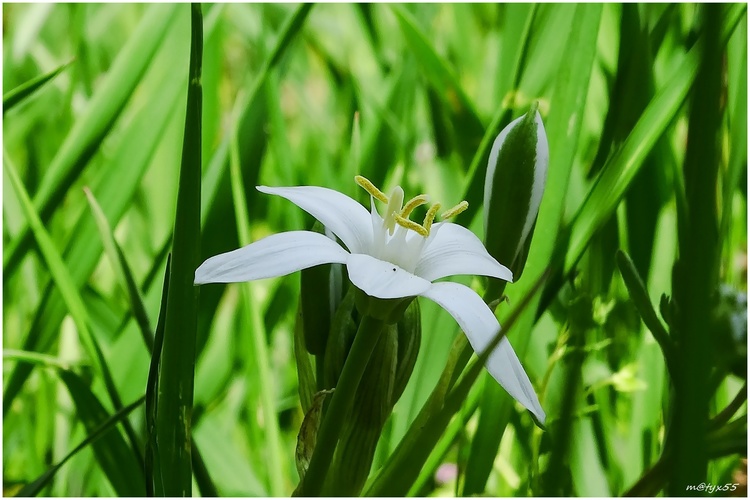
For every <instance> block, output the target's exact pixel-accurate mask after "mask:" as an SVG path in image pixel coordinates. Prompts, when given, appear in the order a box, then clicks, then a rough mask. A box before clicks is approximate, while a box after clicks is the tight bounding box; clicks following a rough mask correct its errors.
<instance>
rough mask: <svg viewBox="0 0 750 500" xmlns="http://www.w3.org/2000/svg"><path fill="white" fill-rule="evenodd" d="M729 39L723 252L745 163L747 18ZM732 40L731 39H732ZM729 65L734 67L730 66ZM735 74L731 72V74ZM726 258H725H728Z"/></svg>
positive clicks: (728, 244) (722, 224)
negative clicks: (726, 165)
mask: <svg viewBox="0 0 750 500" xmlns="http://www.w3.org/2000/svg"><path fill="white" fill-rule="evenodd" d="M732 38H733V39H732V40H730V42H729V47H728V50H727V56H728V57H729V58H731V59H730V60H729V61H728V63H727V65H728V77H729V78H730V80H729V82H728V89H727V90H728V93H729V99H728V105H729V106H730V108H729V109H728V115H729V120H728V121H729V134H730V146H729V148H730V149H729V166H728V168H727V172H726V174H725V175H724V176H722V192H721V202H722V207H721V226H720V232H719V234H720V236H721V239H722V241H725V242H727V244H726V248H725V252H726V253H727V254H729V252H730V251H731V250H730V248H731V247H730V242H731V238H729V233H730V227H731V222H732V202H733V200H734V193H735V191H736V190H737V188H738V185H739V183H740V178H741V175H742V167H743V166H744V165H747V43H745V41H746V40H747V21H745V22H742V23H741V24H740V26H739V27H738V29H737V31H736V32H735V34H734V35H733V37H732ZM733 42H734V43H733ZM732 68H737V69H736V70H734V71H733V70H732ZM733 75H734V76H733ZM727 261H728V260H725V262H727Z"/></svg>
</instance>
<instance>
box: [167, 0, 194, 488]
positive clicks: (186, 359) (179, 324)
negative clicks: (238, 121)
mask: <svg viewBox="0 0 750 500" xmlns="http://www.w3.org/2000/svg"><path fill="white" fill-rule="evenodd" d="M190 13H191V16H190V19H191V23H190V26H191V30H190V34H191V37H190V69H189V72H188V93H187V111H186V117H185V132H184V136H183V143H182V161H181V164H180V178H179V189H178V194H177V209H176V214H175V224H174V237H173V241H172V268H171V271H170V273H169V294H168V295H167V311H166V320H165V325H164V345H163V347H162V352H161V360H160V363H161V369H160V370H159V382H158V384H159V398H158V401H157V410H156V441H157V442H158V443H159V449H158V455H157V457H158V462H159V464H158V470H159V471H160V472H161V478H162V481H163V486H164V494H165V495H167V496H190V494H191V491H192V459H191V456H190V436H191V431H190V428H191V418H192V417H191V414H192V411H193V384H194V372H195V351H196V335H197V328H198V314H197V310H198V290H197V288H196V287H195V286H194V285H193V279H194V276H195V269H196V268H197V267H198V263H199V256H200V252H199V245H200V206H201V203H200V197H201V151H202V148H201V139H202V134H201V111H202V110H201V103H202V89H201V82H200V79H201V67H202V59H203V15H202V13H201V6H200V4H191V5H190Z"/></svg>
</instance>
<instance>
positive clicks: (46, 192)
mask: <svg viewBox="0 0 750 500" xmlns="http://www.w3.org/2000/svg"><path fill="white" fill-rule="evenodd" d="M175 7H176V6H175V5H168V6H165V5H152V6H151V7H149V9H148V10H147V12H146V13H145V14H144V16H143V21H142V22H141V25H140V26H139V28H138V30H136V32H135V33H133V35H132V37H131V38H130V40H129V43H128V44H126V45H125V46H124V47H123V49H122V50H121V51H120V53H119V54H118V57H117V60H116V61H115V63H114V64H113V66H112V69H110V71H109V73H108V75H107V79H106V80H105V82H104V83H103V85H102V86H101V87H100V88H99V90H98V91H97V92H96V93H95V94H94V96H93V97H92V99H91V102H90V103H89V105H88V107H87V108H86V112H85V114H84V115H83V116H82V117H81V118H79V119H78V120H77V121H76V123H75V126H74V127H73V130H71V131H70V133H68V135H67V137H66V139H65V142H64V143H63V145H62V146H61V147H60V150H59V151H58V152H57V154H56V155H55V158H54V160H53V161H52V164H51V165H50V166H49V169H48V170H47V173H46V175H45V176H44V178H43V179H42V182H41V184H40V186H39V189H38V190H37V192H36V194H35V195H34V207H35V208H36V210H37V211H38V212H39V214H40V217H41V219H42V221H45V222H46V221H47V220H49V217H50V216H51V214H52V212H53V211H54V210H55V208H56V206H57V204H58V203H59V202H60V200H61V199H62V197H63V196H64V195H65V193H67V192H68V189H69V188H70V186H71V184H72V183H73V181H74V180H75V179H76V178H77V177H78V175H80V173H81V172H82V171H83V169H84V167H85V166H86V164H87V163H88V160H89V158H90V157H91V155H92V154H93V153H94V152H95V151H96V150H97V149H98V148H99V146H100V144H101V142H102V140H103V139H104V137H105V136H106V135H107V133H108V132H109V130H110V129H111V127H112V124H113V123H114V122H115V120H116V119H117V117H118V116H119V115H120V113H121V111H122V109H123V108H124V107H125V103H127V101H128V99H129V98H130V96H131V95H132V93H133V91H134V90H135V87H136V86H137V84H138V82H139V81H140V80H141V77H142V76H143V73H144V72H145V70H146V68H147V67H148V65H149V63H150V62H151V59H152V57H153V55H154V53H155V52H156V49H157V48H158V47H159V45H160V44H161V41H162V40H163V38H164V35H165V33H166V32H167V31H168V28H169V25H170V23H171V21H172V20H173V19H174V14H175V12H176V8H175ZM29 229H30V228H29V227H28V226H23V228H22V229H21V230H20V231H19V234H18V236H17V237H16V239H15V240H13V242H11V244H10V245H9V247H8V249H7V250H6V252H4V255H3V270H4V273H5V275H6V278H7V275H9V274H11V273H12V272H13V271H14V270H15V267H16V265H17V264H18V262H19V260H20V259H21V257H23V255H24V253H25V252H26V251H27V249H28V244H29V243H30V242H31V233H30V231H29ZM4 279H5V278H4Z"/></svg>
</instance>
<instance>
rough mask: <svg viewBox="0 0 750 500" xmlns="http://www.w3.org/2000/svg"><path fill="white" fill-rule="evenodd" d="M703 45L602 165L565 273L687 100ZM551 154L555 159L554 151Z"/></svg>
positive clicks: (731, 18)
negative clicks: (616, 150) (619, 146)
mask: <svg viewBox="0 0 750 500" xmlns="http://www.w3.org/2000/svg"><path fill="white" fill-rule="evenodd" d="M745 9H746V6H738V7H736V8H735V9H734V10H732V11H731V12H730V15H728V16H727V19H726V21H725V22H724V24H723V27H722V28H723V30H722V34H721V38H722V45H723V44H724V43H726V40H728V38H729V36H730V35H731V34H732V32H733V31H734V28H736V27H737V23H738V22H739V20H740V19H741V17H742V16H743V15H744V11H745ZM702 47H703V43H702V42H700V41H699V42H698V43H696V44H695V46H694V47H693V48H692V49H691V50H690V52H688V54H687V55H686V57H685V60H684V61H683V62H682V64H681V65H680V66H679V68H677V70H675V71H674V72H673V75H672V78H671V79H670V80H669V83H667V85H666V86H665V87H664V88H662V89H661V90H659V91H658V92H657V94H656V96H654V98H653V99H652V100H651V102H650V103H649V105H648V107H647V108H646V110H645V111H644V112H643V114H642V115H641V117H640V119H639V120H638V122H637V123H636V125H635V127H633V130H632V131H631V132H630V135H628V138H627V139H626V140H625V142H624V143H623V145H622V148H621V149H620V150H619V151H618V152H617V153H616V154H615V156H613V157H612V158H611V159H610V161H608V162H607V163H606V164H605V165H604V167H603V168H602V172H601V174H600V175H599V176H598V177H597V179H596V183H595V184H594V186H593V187H592V188H591V190H590V191H589V193H588V195H587V196H586V199H585V200H584V201H583V204H582V205H581V207H580V209H579V210H578V212H577V213H576V215H575V217H574V220H573V223H572V225H571V233H570V243H569V246H568V250H567V252H566V255H565V265H564V270H563V272H564V273H565V274H567V273H569V272H570V270H571V269H573V266H574V265H575V264H576V263H577V262H578V260H579V259H580V258H581V255H583V252H584V250H585V249H586V246H587V244H588V241H589V240H590V239H591V236H592V235H593V234H594V232H595V231H596V229H597V228H598V227H600V226H601V225H602V224H603V223H604V221H606V220H607V219H609V217H611V215H612V213H613V212H614V209H615V207H616V206H617V204H618V203H619V202H620V199H621V198H622V196H623V195H624V194H625V192H626V190H627V188H628V186H630V184H631V183H632V181H633V179H634V178H635V175H636V174H637V173H638V171H639V170H640V168H641V166H642V165H643V161H644V159H645V158H646V157H647V156H648V154H649V153H650V152H651V149H652V148H653V146H654V144H655V143H656V141H657V140H658V139H659V138H660V137H661V135H662V134H663V133H664V132H665V130H666V129H667V127H668V126H669V125H670V124H671V123H672V121H673V120H674V118H675V116H676V114H677V112H678V110H679V109H680V107H681V106H682V104H683V103H684V102H685V98H686V97H687V95H688V91H689V90H690V87H691V85H692V83H693V82H694V81H695V78H696V76H697V75H698V65H699V62H700V53H701V50H702ZM551 142H552V141H551V140H550V143H551ZM551 156H552V157H553V158H554V152H553V154H552V155H551ZM553 161H554V160H553ZM550 184H552V183H551V182H550Z"/></svg>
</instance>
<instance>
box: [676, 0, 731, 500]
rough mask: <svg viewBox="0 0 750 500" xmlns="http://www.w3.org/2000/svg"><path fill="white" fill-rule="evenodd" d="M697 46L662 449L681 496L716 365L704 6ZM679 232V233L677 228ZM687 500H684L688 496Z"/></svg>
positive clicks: (715, 114) (717, 36) (714, 151)
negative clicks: (672, 366)
mask: <svg viewBox="0 0 750 500" xmlns="http://www.w3.org/2000/svg"><path fill="white" fill-rule="evenodd" d="M701 7H702V12H701V13H702V26H701V28H702V31H703V45H702V47H701V50H700V52H699V53H698V57H699V59H698V70H697V72H696V76H695V77H694V78H690V80H691V83H692V85H691V91H692V95H691V106H690V118H689V123H688V136H687V150H686V152H685V162H684V165H683V171H684V176H685V194H686V197H687V201H688V207H689V210H688V214H687V221H685V222H686V223H685V224H683V225H682V226H681V227H680V229H681V230H679V231H678V234H679V255H680V257H679V260H678V261H677V262H676V263H675V265H674V267H673V278H672V280H673V281H672V283H673V289H674V297H673V298H674V300H675V302H676V303H677V305H678V312H677V314H676V316H677V317H676V318H675V324H674V325H673V329H674V330H675V332H674V333H675V334H676V335H678V339H679V340H678V341H679V344H680V351H679V352H680V356H679V357H678V358H677V361H678V363H677V372H676V373H675V374H674V378H673V382H674V387H675V391H674V392H675V398H674V406H673V407H672V408H671V409H672V410H673V411H672V413H671V415H670V420H669V423H668V426H667V432H668V436H669V437H668V438H667V443H666V445H665V447H670V448H672V449H673V450H674V457H675V461H674V463H673V464H672V467H671V468H670V469H671V470H670V471H669V479H670V481H669V487H668V493H669V494H670V495H671V496H677V495H684V494H686V491H689V490H686V486H687V485H693V484H696V483H702V482H704V481H705V480H706V479H707V473H708V450H707V446H706V437H707V431H708V429H707V427H708V415H709V402H710V400H711V398H712V392H713V391H712V390H711V388H710V387H709V379H710V376H711V374H712V373H711V372H712V362H711V361H710V360H713V359H714V356H713V355H714V349H713V348H714V345H715V340H714V338H712V337H713V336H712V335H711V333H712V332H711V330H712V328H711V327H712V323H711V319H710V318H711V314H712V313H713V304H712V298H713V296H714V294H715V293H716V287H717V286H718V281H719V257H720V255H721V248H720V245H719V243H720V242H719V221H718V214H717V208H718V203H717V194H718V189H717V182H718V176H719V167H720V163H721V146H720V142H719V141H720V133H721V130H720V129H721V119H722V114H723V106H722V100H724V99H725V97H724V90H723V79H724V76H723V72H722V64H723V55H724V46H725V44H726V40H722V33H721V31H722V26H723V25H724V15H725V10H726V9H725V8H724V6H723V5H718V4H716V5H703V6H701ZM683 228H684V229H685V231H682V229H683ZM687 494H690V493H687Z"/></svg>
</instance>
